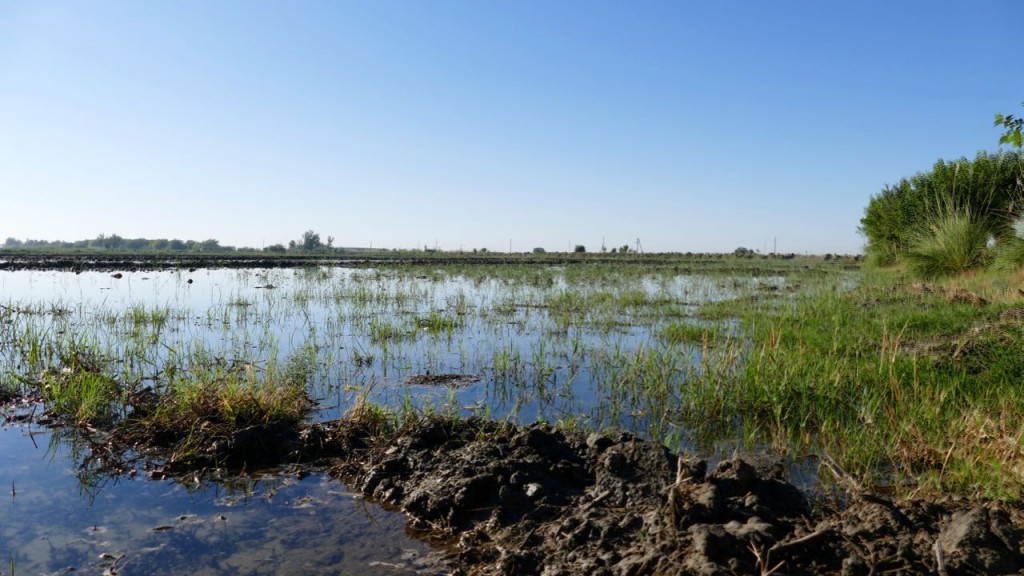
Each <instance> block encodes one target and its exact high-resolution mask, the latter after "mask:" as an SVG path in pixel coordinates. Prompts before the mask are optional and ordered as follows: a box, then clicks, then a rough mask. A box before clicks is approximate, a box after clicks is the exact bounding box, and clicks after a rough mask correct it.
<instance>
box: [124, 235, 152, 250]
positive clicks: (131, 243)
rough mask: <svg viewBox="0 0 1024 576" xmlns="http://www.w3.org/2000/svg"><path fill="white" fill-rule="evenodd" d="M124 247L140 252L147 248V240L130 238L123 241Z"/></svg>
mask: <svg viewBox="0 0 1024 576" xmlns="http://www.w3.org/2000/svg"><path fill="white" fill-rule="evenodd" d="M124 247H125V248H127V249H128V250H142V249H144V248H148V247H149V240H147V239H145V238H132V239H131V240H125V241H124Z"/></svg>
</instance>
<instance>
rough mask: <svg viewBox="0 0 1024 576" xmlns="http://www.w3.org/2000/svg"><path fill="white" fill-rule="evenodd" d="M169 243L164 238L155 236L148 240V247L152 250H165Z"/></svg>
mask: <svg viewBox="0 0 1024 576" xmlns="http://www.w3.org/2000/svg"><path fill="white" fill-rule="evenodd" d="M170 245H171V243H170V241H168V240H167V239H166V238H157V239H155V240H150V241H149V247H150V249H152V250H167V248H168V247H169V246H170Z"/></svg>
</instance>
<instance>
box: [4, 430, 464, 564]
mask: <svg viewBox="0 0 1024 576" xmlns="http://www.w3.org/2000/svg"><path fill="white" fill-rule="evenodd" d="M0 453H2V454H4V458H3V463H2V464H0V486H4V487H7V490H5V491H6V492H8V494H7V496H8V497H7V498H5V499H4V500H5V502H4V504H3V508H4V510H3V512H2V520H0V559H2V560H3V561H2V562H0V573H4V574H7V573H8V572H10V571H11V566H13V567H14V571H15V572H16V573H17V574H55V573H56V574H61V573H70V572H72V571H73V572H74V573H75V574H108V573H115V574H186V573H187V574H382V575H383V574H388V575H393V574H414V573H417V574H440V573H444V572H445V571H444V570H443V569H442V568H440V567H439V565H438V563H437V561H436V559H437V552H432V551H431V549H430V547H429V546H427V545H426V544H424V543H422V542H420V541H418V540H416V539H414V538H412V537H410V536H409V535H406V534H405V521H404V518H403V516H402V515H401V514H399V513H393V512H387V511H385V510H383V509H381V508H380V507H378V506H375V505H368V504H366V503H364V502H363V501H362V500H360V499H359V498H358V497H356V496H355V495H353V494H351V493H349V492H348V490H347V489H346V487H345V486H344V485H343V484H341V483H340V482H338V481H336V480H334V479H333V478H331V477H329V476H327V475H326V474H311V475H309V476H305V477H302V478H300V476H299V475H296V474H293V473H288V472H286V471H285V472H278V473H272V474H270V473H268V474H263V475H259V476H253V477H237V478H233V479H228V480H226V481H224V482H218V483H192V482H190V481H188V480H184V481H182V480H177V481H175V480H162V481H157V480H151V479H148V478H145V477H143V476H141V475H140V476H138V477H135V478H130V477H128V476H127V475H112V474H110V473H109V471H107V470H105V469H104V468H103V463H102V462H101V461H100V459H98V458H92V457H91V448H90V443H89V442H82V439H81V438H80V437H77V438H74V437H67V436H60V435H57V434H54V433H52V432H50V431H48V430H45V429H40V428H32V427H29V426H24V425H19V426H7V427H5V428H3V429H0Z"/></svg>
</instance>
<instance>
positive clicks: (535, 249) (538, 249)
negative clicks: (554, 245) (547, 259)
mask: <svg viewBox="0 0 1024 576" xmlns="http://www.w3.org/2000/svg"><path fill="white" fill-rule="evenodd" d="M544 252H545V250H544V249H543V248H541V247H539V246H538V247H537V248H534V249H533V253H534V254H544Z"/></svg>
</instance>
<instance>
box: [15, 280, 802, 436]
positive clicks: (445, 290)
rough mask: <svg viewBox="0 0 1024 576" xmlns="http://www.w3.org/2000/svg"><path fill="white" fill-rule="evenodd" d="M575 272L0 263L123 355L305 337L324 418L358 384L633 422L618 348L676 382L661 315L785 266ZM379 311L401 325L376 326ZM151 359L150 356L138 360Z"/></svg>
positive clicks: (533, 415) (273, 345)
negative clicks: (135, 314)
mask: <svg viewBox="0 0 1024 576" xmlns="http://www.w3.org/2000/svg"><path fill="white" fill-rule="evenodd" d="M574 274H575V273H572V272H571V271H563V270H561V269H555V270H542V271H540V272H539V273H538V275H537V276H535V277H532V278H531V277H530V276H529V275H526V276H524V277H522V278H520V279H517V280H509V279H507V278H502V277H501V276H500V275H497V276H494V277H464V276H459V275H448V274H446V273H444V272H440V271H439V272H433V273H429V274H423V275H420V276H413V275H410V274H408V273H405V272H402V271H400V270H393V269H384V270H376V269H345V268H301V269H294V270H291V269H272V270H253V269H243V270H231V269H228V270H206V269H201V270H197V271H195V272H188V271H187V270H178V271H147V272H124V273H123V277H122V278H121V279H115V278H113V277H112V275H111V273H109V272H82V273H80V274H74V273H70V272H27V271H19V272H0V303H3V302H4V301H5V300H6V302H7V303H8V305H10V306H22V307H23V306H25V305H27V304H29V305H30V304H35V305H36V306H38V307H40V308H41V309H43V310H46V309H60V310H67V311H70V313H69V314H65V315H52V314H51V315H46V314H41V315H37V318H36V319H35V321H36V322H39V323H41V324H43V325H49V324H51V323H52V325H53V330H54V331H55V332H66V333H69V334H71V333H77V334H81V335H86V336H87V337H88V341H91V342H95V343H97V344H98V345H99V346H100V347H101V348H103V347H110V348H112V349H113V353H112V355H114V356H117V357H125V356H127V355H129V352H128V346H129V344H127V342H128V341H129V340H131V339H133V338H134V340H135V342H136V343H137V342H148V344H147V346H148V350H149V352H148V353H149V354H150V355H151V358H153V359H154V363H156V364H158V363H159V362H160V361H162V359H163V358H166V357H167V355H168V354H179V355H185V356H187V355H188V354H189V352H190V351H191V350H194V349H195V347H196V346H197V345H201V346H202V347H203V348H204V349H205V350H206V351H208V352H210V353H211V354H212V355H213V356H215V357H220V358H224V359H226V360H228V361H234V360H242V361H256V362H266V361H267V359H268V358H271V357H276V358H278V359H284V358H286V357H287V356H288V355H289V354H292V353H293V352H295V351H297V350H301V349H307V350H314V351H315V361H316V362H315V365H316V371H315V375H314V378H313V383H312V385H311V391H312V393H313V394H314V396H315V397H316V398H317V399H319V400H320V401H321V404H322V407H323V409H322V411H321V412H320V414H319V415H318V418H321V419H333V418H336V417H338V416H340V415H341V414H343V413H344V412H345V411H346V410H347V409H348V408H349V407H351V406H352V404H353V402H354V401H355V399H356V398H357V397H358V396H359V395H361V394H365V395H366V397H368V398H369V399H371V400H373V401H375V402H380V403H385V404H389V405H392V406H407V405H410V404H411V405H415V406H418V407H421V408H423V407H427V408H428V409H438V410H443V409H451V408H453V407H454V408H457V409H462V411H463V413H464V414H465V415H468V414H470V413H486V414H488V415H490V416H492V417H497V418H508V419H512V420H518V421H523V422H532V421H535V420H537V419H544V420H548V421H557V420H563V419H569V418H571V419H573V420H575V421H578V422H581V423H584V424H589V425H591V426H593V427H602V426H607V425H621V426H625V427H627V428H631V429H634V430H638V431H640V430H643V429H644V428H645V425H646V423H647V419H646V418H645V414H647V413H649V412H650V409H651V407H650V406H643V405H638V404H637V402H636V401H634V400H636V399H633V400H630V401H625V400H624V399H623V398H619V397H617V396H615V395H613V394H610V392H609V389H610V388H611V387H612V385H613V384H614V379H615V378H619V377H620V375H619V374H618V373H617V372H616V369H615V366H617V365H626V364H628V362H629V361H630V359H631V358H632V355H633V354H634V353H635V352H636V351H637V350H645V351H651V350H658V351H661V352H662V353H665V354H670V353H671V354H675V355H676V356H677V358H676V359H675V360H673V361H674V362H678V363H680V364H681V365H680V366H677V367H675V369H673V370H671V371H670V376H669V377H670V378H673V379H674V382H673V385H675V386H684V385H685V378H686V376H685V373H686V366H684V365H683V364H693V363H694V360H695V359H696V358H697V356H696V355H697V354H699V353H700V351H699V350H698V348H697V347H696V346H693V345H686V344H683V345H677V347H678V348H679V350H675V351H666V350H665V347H666V345H665V343H663V342H662V341H660V340H659V339H658V338H657V335H656V330H657V328H658V327H659V326H661V325H663V324H664V323H666V322H669V321H672V320H680V319H686V320H684V321H687V322H693V321H694V320H693V319H692V314H693V313H694V311H695V310H696V307H697V306H699V305H700V304H702V303H705V302H709V301H714V300H721V299H724V298H732V297H735V296H737V295H739V294H742V293H744V292H745V291H746V292H749V291H750V290H751V289H753V288H756V287H757V286H760V285H765V284H770V285H773V286H779V285H782V284H784V282H785V280H784V278H781V277H768V278H750V277H746V278H743V277H740V278H732V277H708V276H700V275H695V276H693V275H672V274H664V275H647V276H644V275H635V276H626V277H616V276H614V275H612V276H611V277H604V276H602V277H600V278H596V279H595V278H590V277H577V276H575V275H574ZM189 280H192V283H191V284H189V283H188V281H189ZM268 286H271V288H268ZM622 291H626V292H631V293H633V294H636V295H637V297H638V298H639V299H640V300H643V298H645V297H646V298H650V299H655V300H658V301H659V302H661V303H663V304H664V307H663V308H659V310H661V311H662V313H664V314H665V315H664V317H655V318H651V317H649V315H648V316H645V315H644V314H645V313H644V311H643V307H642V306H640V307H630V306H628V305H626V306H623V305H620V304H616V303H615V302H610V301H609V300H608V298H607V296H608V295H610V294H613V293H620V292H622ZM574 299H578V300H579V301H580V302H582V303H583V305H584V306H585V308H586V309H587V310H588V312H586V313H584V314H582V315H577V316H572V315H569V314H563V313H557V312H555V311H554V310H555V308H557V306H558V304H559V302H563V303H564V302H565V301H572V300H574ZM602 306H604V307H605V308H601V307H602ZM616 306H617V307H616ZM608 308H612V309H610V310H609V309H608ZM133 310H136V311H138V310H142V311H160V312H162V313H165V314H166V316H167V321H166V322H164V323H163V324H160V325H157V326H154V325H135V324H133V322H132V320H131V313H132V311H133ZM432 315H433V316H439V317H441V318H444V319H447V320H450V321H453V322H455V324H456V326H455V327H454V329H452V330H450V331H448V330H442V331H440V332H431V331H430V330H429V329H427V328H426V326H425V322H426V321H427V319H429V318H430V317H431V316H432ZM609 319H610V321H609ZM382 325H383V326H384V327H386V328H391V329H393V331H396V332H397V333H398V334H399V336H398V337H396V338H391V339H380V338H377V337H375V335H374V334H375V332H374V331H375V330H376V329H378V328H380V326H382ZM133 334H134V336H133ZM139 334H141V336H139ZM0 362H3V358H2V357H0ZM10 362H11V361H10V359H8V363H10ZM156 372H157V367H156V366H153V367H152V368H151V369H150V373H156ZM426 372H430V373H432V374H443V373H463V374H475V375H478V376H481V380H480V382H479V383H477V384H473V385H470V386H466V387H462V388H457V389H449V388H444V387H436V386H435V387H430V386H407V385H406V384H405V381H406V379H407V378H408V377H409V376H412V375H416V374H423V373H426ZM609 399H611V400H613V401H612V402H609Z"/></svg>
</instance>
